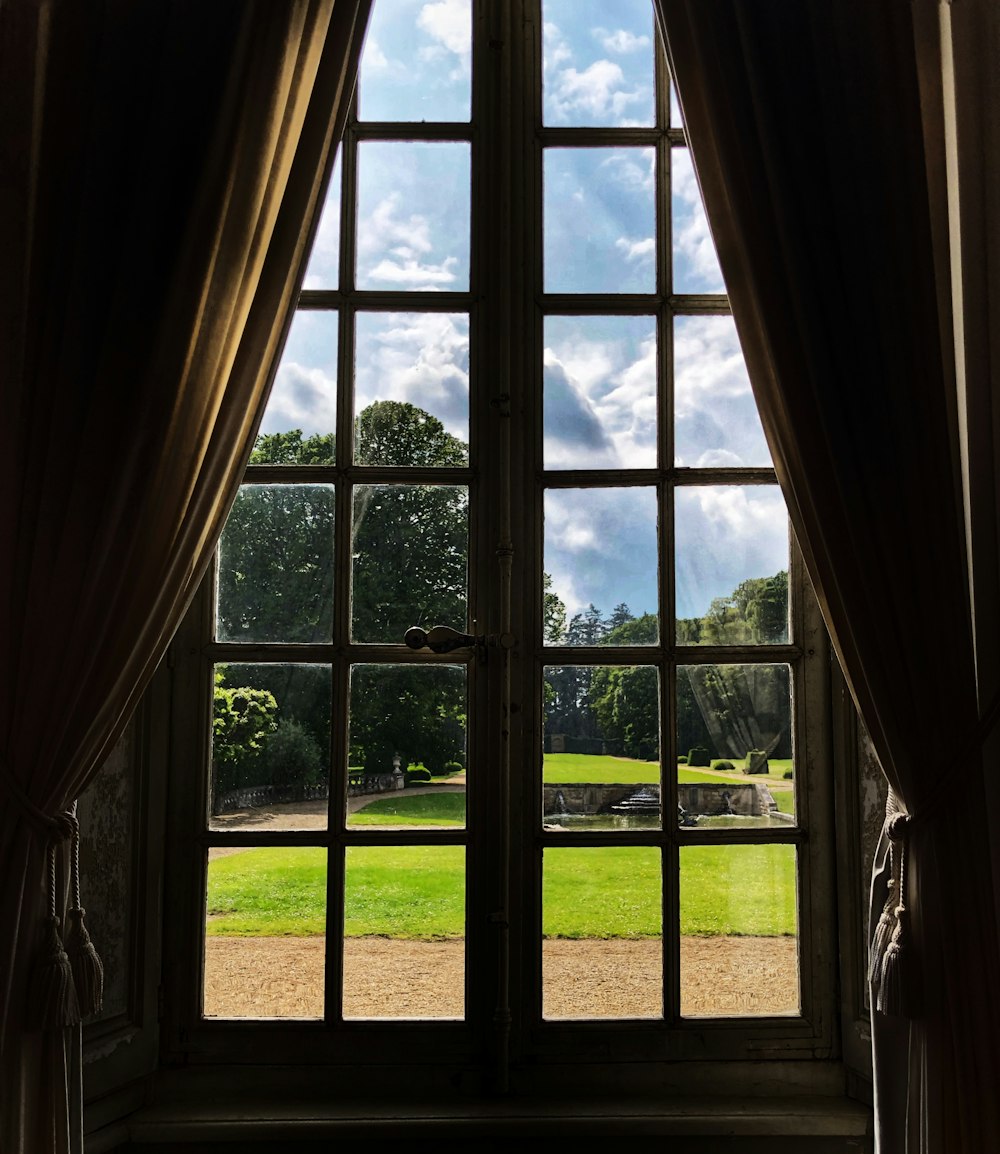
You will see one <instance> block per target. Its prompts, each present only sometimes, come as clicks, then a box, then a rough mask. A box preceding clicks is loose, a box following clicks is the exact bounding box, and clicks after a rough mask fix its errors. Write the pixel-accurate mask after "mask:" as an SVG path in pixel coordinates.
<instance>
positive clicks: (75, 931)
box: [66, 802, 104, 1018]
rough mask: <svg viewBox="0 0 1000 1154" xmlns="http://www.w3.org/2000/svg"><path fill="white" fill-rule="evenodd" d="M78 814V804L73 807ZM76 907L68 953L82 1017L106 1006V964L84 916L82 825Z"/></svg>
mask: <svg viewBox="0 0 1000 1154" xmlns="http://www.w3.org/2000/svg"><path fill="white" fill-rule="evenodd" d="M73 813H74V816H75V814H76V803H75V802H74V804H73ZM72 852H73V861H72V884H73V892H72V898H73V902H72V905H71V906H70V907H69V909H68V910H67V912H66V916H67V919H68V922H69V924H68V926H67V927H66V953H67V954H68V955H69V962H70V966H71V967H72V970H73V982H74V985H75V986H76V996H77V999H78V1001H79V1004H80V1017H81V1018H89V1017H90V1016H91V1015H92V1014H97V1013H100V1011H101V1008H102V1006H103V1004H104V964H103V962H102V961H101V958H100V955H99V954H98V952H97V950H96V949H95V948H94V943H93V942H92V941H91V940H90V934H89V933H88V932H87V926H86V924H85V923H84V920H83V917H84V914H85V913H86V912H87V911H86V910H85V909H84V908H83V906H82V905H81V904H80V823H79V822H77V823H76V827H75V829H74V830H73V847H72Z"/></svg>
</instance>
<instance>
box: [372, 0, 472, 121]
mask: <svg viewBox="0 0 1000 1154" xmlns="http://www.w3.org/2000/svg"><path fill="white" fill-rule="evenodd" d="M471 60H472V5H471V0H447V3H427V0H378V3H377V4H376V5H375V6H374V7H373V9H372V15H371V19H370V21H369V24H368V32H367V35H366V37H365V47H364V52H363V53H362V56H361V66H360V69H359V73H358V116H359V119H361V120H427V121H433V120H445V121H447V120H452V121H454V120H468V119H469V109H470V107H471V75H472V70H471Z"/></svg>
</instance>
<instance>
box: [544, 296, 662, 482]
mask: <svg viewBox="0 0 1000 1154" xmlns="http://www.w3.org/2000/svg"><path fill="white" fill-rule="evenodd" d="M544 357H545V361H544V383H545V398H544V409H545V421H544V435H545V450H544V451H545V467H546V468H547V469H574V468H575V469H596V468H604V467H607V468H631V469H639V468H655V466H656V429H657V421H656V322H655V320H654V319H653V318H652V317H594V316H587V317H560V316H549V317H546V318H545V354H544Z"/></svg>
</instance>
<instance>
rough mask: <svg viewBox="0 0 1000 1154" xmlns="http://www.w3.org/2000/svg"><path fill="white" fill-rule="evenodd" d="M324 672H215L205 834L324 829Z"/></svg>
mask: <svg viewBox="0 0 1000 1154" xmlns="http://www.w3.org/2000/svg"><path fill="white" fill-rule="evenodd" d="M329 779H330V666H329V665H287V664H280V665H264V664H260V665H244V664H228V665H216V667H215V689H214V707H213V713H212V796H211V803H212V804H211V818H210V820H209V828H210V829H218V830H221V829H227V830H233V829H239V830H246V829H255V828H266V829H269V830H276V829H326V815H327V797H328V791H329Z"/></svg>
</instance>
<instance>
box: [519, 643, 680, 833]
mask: <svg viewBox="0 0 1000 1154" xmlns="http://www.w3.org/2000/svg"><path fill="white" fill-rule="evenodd" d="M629 624H630V625H631V624H635V623H634V622H630V623H629ZM627 631H628V626H625V627H623V628H622V629H621V630H611V636H612V637H613V635H614V634H615V633H621V634H624V635H626V636H627ZM611 643H612V644H623V643H624V644H628V641H623V640H622V639H620V638H619V639H613V640H612V642H611ZM544 709H545V738H544V755H543V763H542V824H543V825H544V826H545V828H546V829H549V830H605V829H607V830H623V829H658V828H659V825H660V762H659V757H660V695H659V679H658V675H657V671H656V669H655V668H654V667H653V666H649V665H636V666H624V665H623V666H612V665H550V666H548V667H547V668H546V669H545V685H544Z"/></svg>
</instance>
